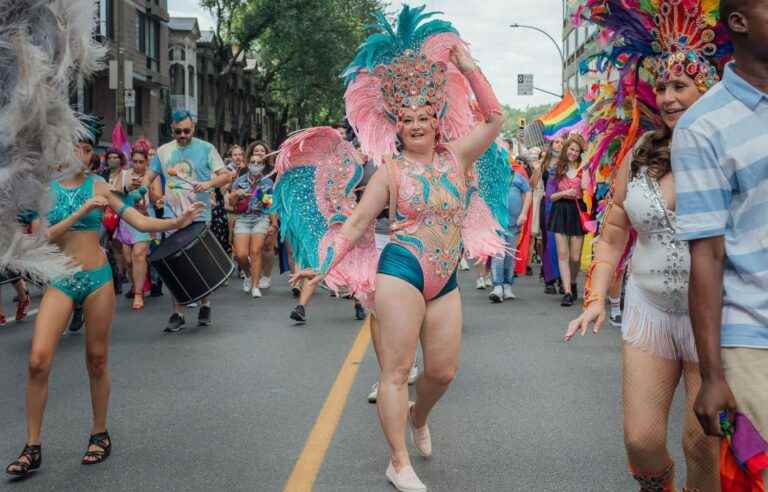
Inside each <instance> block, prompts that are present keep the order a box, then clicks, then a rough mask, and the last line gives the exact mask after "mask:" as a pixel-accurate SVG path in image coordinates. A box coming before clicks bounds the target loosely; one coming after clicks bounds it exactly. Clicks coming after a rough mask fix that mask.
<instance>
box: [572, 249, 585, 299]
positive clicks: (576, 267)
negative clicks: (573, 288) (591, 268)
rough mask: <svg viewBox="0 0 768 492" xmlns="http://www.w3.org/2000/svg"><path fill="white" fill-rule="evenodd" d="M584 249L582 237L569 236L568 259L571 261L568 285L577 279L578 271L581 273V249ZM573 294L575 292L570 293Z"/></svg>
mask: <svg viewBox="0 0 768 492" xmlns="http://www.w3.org/2000/svg"><path fill="white" fill-rule="evenodd" d="M583 247H584V236H571V237H570V244H569V247H568V250H569V252H570V255H569V259H570V260H571V264H570V272H571V281H570V282H569V283H571V284H575V283H576V281H577V280H578V278H579V271H581V249H582V248H583ZM572 294H575V292H572Z"/></svg>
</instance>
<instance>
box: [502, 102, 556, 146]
mask: <svg viewBox="0 0 768 492" xmlns="http://www.w3.org/2000/svg"><path fill="white" fill-rule="evenodd" d="M552 106H554V105H553V104H542V105H538V106H526V107H525V109H520V108H512V107H510V106H507V105H504V127H503V129H502V135H504V137H505V138H514V137H515V136H517V130H518V128H519V126H520V120H521V119H525V121H526V123H531V122H532V121H533V120H535V119H536V118H538V117H540V116H543V115H544V114H546V113H547V111H549V110H550V109H552Z"/></svg>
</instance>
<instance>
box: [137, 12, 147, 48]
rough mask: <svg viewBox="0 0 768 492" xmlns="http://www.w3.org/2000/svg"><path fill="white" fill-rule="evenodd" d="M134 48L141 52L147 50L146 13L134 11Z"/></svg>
mask: <svg viewBox="0 0 768 492" xmlns="http://www.w3.org/2000/svg"><path fill="white" fill-rule="evenodd" d="M136 49H137V50H139V52H141V53H146V52H147V15H146V14H145V13H144V12H139V11H138V10H137V11H136Z"/></svg>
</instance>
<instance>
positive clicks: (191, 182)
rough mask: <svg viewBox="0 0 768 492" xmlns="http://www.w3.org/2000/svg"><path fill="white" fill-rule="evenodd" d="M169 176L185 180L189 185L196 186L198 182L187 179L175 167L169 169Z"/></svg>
mask: <svg viewBox="0 0 768 492" xmlns="http://www.w3.org/2000/svg"><path fill="white" fill-rule="evenodd" d="M168 176H173V177H174V178H176V179H180V180H182V181H184V182H185V183H187V184H188V185H192V186H195V185H196V184H197V183H196V182H194V181H192V180H191V179H187V178H185V177H184V176H181V175H179V173H178V172H177V171H176V170H175V169H173V168H171V169H169V170H168Z"/></svg>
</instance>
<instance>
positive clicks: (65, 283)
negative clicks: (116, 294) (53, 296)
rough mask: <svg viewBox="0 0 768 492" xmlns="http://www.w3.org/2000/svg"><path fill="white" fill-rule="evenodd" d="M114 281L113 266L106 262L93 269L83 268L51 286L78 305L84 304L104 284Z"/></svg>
mask: <svg viewBox="0 0 768 492" xmlns="http://www.w3.org/2000/svg"><path fill="white" fill-rule="evenodd" d="M111 281H112V268H110V266H109V263H104V264H103V265H101V266H100V267H98V268H94V269H93V270H82V271H80V272H77V273H75V274H74V275H72V276H69V277H65V278H63V279H60V280H57V281H55V282H53V284H51V288H53V289H56V290H59V291H61V292H63V293H64V294H66V295H67V297H69V298H70V299H72V301H73V302H74V303H75V305H76V306H82V305H83V303H84V302H85V300H86V299H87V298H88V296H90V295H91V294H93V293H94V292H96V291H97V290H99V289H100V288H101V287H103V286H104V285H106V284H108V283H109V282H111Z"/></svg>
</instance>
